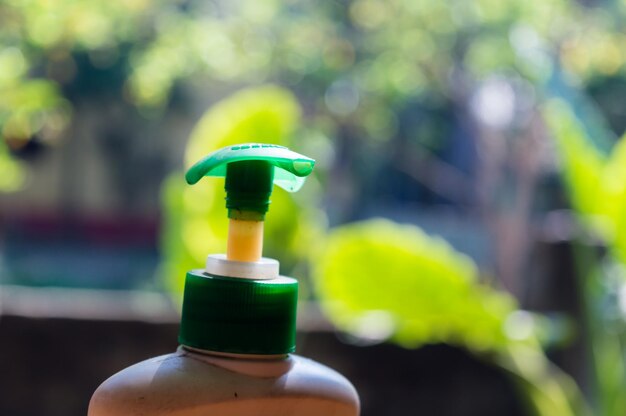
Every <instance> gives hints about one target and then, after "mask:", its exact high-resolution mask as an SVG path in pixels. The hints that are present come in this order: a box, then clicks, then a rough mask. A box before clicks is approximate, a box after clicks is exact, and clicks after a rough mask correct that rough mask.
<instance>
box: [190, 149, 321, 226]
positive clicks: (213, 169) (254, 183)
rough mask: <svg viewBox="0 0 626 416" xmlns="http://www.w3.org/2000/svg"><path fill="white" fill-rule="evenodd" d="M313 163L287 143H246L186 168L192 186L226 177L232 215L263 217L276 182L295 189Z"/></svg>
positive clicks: (294, 190)
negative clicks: (288, 146) (279, 144)
mask: <svg viewBox="0 0 626 416" xmlns="http://www.w3.org/2000/svg"><path fill="white" fill-rule="evenodd" d="M314 165H315V160H313V159H311V158H308V157H306V156H303V155H301V154H298V153H296V152H292V151H291V150H289V149H287V148H286V147H284V146H278V145H275V144H263V143H247V144H240V145H236V146H228V147H224V148H222V149H220V150H217V151H215V152H213V153H211V154H209V155H208V156H206V157H204V158H203V159H202V160H200V161H198V162H197V163H196V164H194V165H193V166H192V167H191V168H190V169H189V170H188V171H187V174H186V175H185V179H186V180H187V183H189V184H190V185H193V184H195V183H196V182H198V181H199V180H200V179H202V177H204V176H218V177H226V184H225V189H226V207H227V208H228V216H229V218H236V219H250V220H263V219H264V218H265V213H267V210H268V208H269V204H270V195H271V194H272V187H273V184H276V185H278V186H280V187H281V188H283V189H285V190H286V191H288V192H296V191H298V190H299V189H300V188H301V187H302V185H303V184H304V181H305V178H306V176H308V175H309V174H310V173H311V172H312V171H313V166H314Z"/></svg>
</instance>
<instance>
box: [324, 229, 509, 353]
mask: <svg viewBox="0 0 626 416" xmlns="http://www.w3.org/2000/svg"><path fill="white" fill-rule="evenodd" d="M314 266H315V269H314V273H315V276H316V283H317V286H318V292H319V294H320V297H321V300H322V302H323V307H324V309H325V311H326V312H327V313H328V315H329V316H330V317H331V319H332V320H333V321H334V322H335V323H336V324H337V325H338V326H339V327H340V328H341V329H343V330H345V331H348V332H351V333H354V334H356V335H358V336H362V337H365V338H372V337H377V336H380V335H381V334H388V335H389V336H390V337H391V339H392V340H394V341H395V342H397V343H399V344H401V345H404V346H407V347H416V346H418V345H421V344H424V343H436V342H446V343H451V344H456V345H464V346H467V347H469V348H471V349H474V350H493V349H499V348H502V347H503V346H504V345H506V343H507V337H506V335H505V333H504V330H503V323H504V320H505V319H506V317H507V316H508V315H509V313H510V312H512V311H513V310H514V308H515V302H514V301H513V299H512V298H511V297H510V296H508V295H506V294H504V293H498V292H495V291H493V290H491V289H489V288H488V287H486V286H483V285H481V284H480V283H479V282H478V280H477V270H476V267H475V265H474V263H473V262H472V261H471V260H470V259H469V258H467V257H466V256H464V255H462V254H460V253H458V252H456V251H454V250H453V249H452V248H451V247H450V246H449V245H448V244H447V243H446V242H445V241H443V240H441V239H439V238H434V237H430V236H428V235H426V234H425V233H424V232H422V231H421V230H420V229H419V228H417V227H413V226H408V225H398V224H394V223H392V222H390V221H386V220H381V219H378V220H370V221H366V222H362V223H355V224H350V225H346V226H342V227H339V228H336V229H334V230H332V231H331V233H330V235H329V237H328V240H327V242H326V243H325V244H324V248H323V253H321V254H320V260H319V261H317V262H315V265H314ZM381 312H384V314H386V315H387V318H386V321H385V322H387V328H386V329H384V328H380V326H381V322H382V319H381V316H382V315H381ZM372 317H373V318H372ZM368 319H369V320H370V322H368ZM372 319H374V320H376V323H377V324H376V325H373V324H372V322H371V320H372ZM371 328H375V330H376V331H378V333H376V334H370V333H368V331H370V330H371Z"/></svg>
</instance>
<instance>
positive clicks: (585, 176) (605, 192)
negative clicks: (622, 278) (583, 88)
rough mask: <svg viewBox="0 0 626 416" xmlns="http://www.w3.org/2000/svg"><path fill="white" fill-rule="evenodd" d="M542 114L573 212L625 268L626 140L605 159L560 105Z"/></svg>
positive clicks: (555, 103) (557, 102)
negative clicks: (567, 188)
mask: <svg viewBox="0 0 626 416" xmlns="http://www.w3.org/2000/svg"><path fill="white" fill-rule="evenodd" d="M544 114H545V116H546V120H547V122H548V125H549V127H550V129H551V130H552V132H553V133H554V138H555V139H556V142H557V144H558V146H559V152H558V154H559V155H560V157H561V159H562V163H563V173H564V174H565V179H566V181H567V184H568V186H569V190H570V193H571V198H572V204H573V206H574V208H575V209H576V212H578V213H579V214H581V219H582V220H583V222H584V223H585V224H586V225H588V226H589V227H590V228H592V229H593V230H595V232H596V233H597V234H598V235H599V236H600V237H601V238H602V240H603V241H605V242H607V243H608V244H609V247H610V248H611V249H612V251H613V254H614V255H615V257H616V258H617V259H618V260H619V261H620V262H621V263H622V264H624V265H626V232H624V231H625V230H626V216H624V212H625V211H626V137H623V138H622V139H620V140H619V141H618V142H617V143H615V145H614V147H613V150H612V151H611V153H610V154H609V155H605V154H604V153H603V152H601V151H600V150H598V149H597V148H596V146H594V144H593V141H592V140H591V139H590V138H589V137H588V136H587V133H586V129H585V127H584V126H583V125H582V124H581V122H580V120H578V119H577V118H576V117H575V115H574V113H573V112H572V111H571V107H570V106H569V105H568V104H566V103H565V102H564V101H562V100H553V101H552V102H550V103H549V105H546V107H545V111H544Z"/></svg>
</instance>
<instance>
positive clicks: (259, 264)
mask: <svg viewBox="0 0 626 416" xmlns="http://www.w3.org/2000/svg"><path fill="white" fill-rule="evenodd" d="M278 270H279V263H278V261H276V260H274V259H269V258H266V257H262V258H261V260H259V261H255V262H247V261H233V260H228V259H226V255H225V254H209V255H208V256H207V259H206V272H207V273H208V274H212V275H215V276H225V277H240V278H242V279H253V280H269V279H276V278H277V277H278Z"/></svg>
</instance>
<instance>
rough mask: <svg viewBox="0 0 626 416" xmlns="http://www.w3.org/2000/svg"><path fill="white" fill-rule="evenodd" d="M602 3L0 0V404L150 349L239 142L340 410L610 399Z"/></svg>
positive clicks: (620, 153) (612, 233) (173, 306)
mask: <svg viewBox="0 0 626 416" xmlns="http://www.w3.org/2000/svg"><path fill="white" fill-rule="evenodd" d="M625 19H626V2H624V1H622V0H577V1H567V0H525V1H514V0H474V1H466V0H447V1H428V0H425V1H416V0H385V1H383V0H354V1H348V0H346V1H325V2H311V1H299V0H291V1H277V0H254V1H252V0H250V1H249V0H228V1H225V0H214V1H205V0H198V1H196V0H188V1H183V0H180V1H158V0H126V1H110V0H91V1H89V2H87V1H80V0H1V1H0V414H2V415H11V416H21V415H29V416H30V415H41V414H46V415H51V416H54V415H81V414H85V413H86V408H87V403H88V401H89V397H90V395H91V393H92V392H93V390H94V389H95V388H96V387H97V385H98V384H99V383H100V382H101V381H102V380H104V379H105V378H106V377H108V376H109V375H111V374H113V373H114V372H116V371H118V370H120V369H122V368H124V367H126V366H128V365H130V364H132V363H135V362H137V361H139V360H142V359H145V358H148V357H151V356H154V355H157V354H164V353H168V352H171V351H173V350H174V349H175V348H176V344H177V343H176V332H177V322H178V314H179V306H180V300H181V289H182V283H183V280H184V273H185V271H186V270H188V269H193V268H198V267H202V264H203V263H204V257H205V256H206V254H208V253H212V252H222V251H224V241H225V236H226V219H225V218H226V217H225V209H224V206H223V205H224V201H223V189H222V184H221V183H220V182H219V181H217V180H206V181H204V182H203V183H200V184H198V185H196V186H194V187H189V186H187V185H186V184H185V183H184V179H183V173H184V169H185V168H186V167H188V166H189V165H190V164H191V163H193V162H194V161H196V160H197V159H199V158H200V157H202V156H204V155H205V154H207V153H209V152H211V151H213V150H215V149H218V148H220V147H223V146H226V145H230V144H234V143H239V142H250V141H259V142H269V143H277V144H282V145H286V146H289V147H290V148H292V149H293V150H295V151H297V152H299V153H303V154H306V155H308V156H311V157H313V158H315V159H316V160H317V165H316V171H315V174H314V176H313V177H312V178H310V180H309V181H308V182H307V185H306V186H305V187H304V188H303V190H302V191H301V192H300V193H298V194H294V195H291V194H286V193H284V192H283V191H282V190H276V191H275V193H274V195H273V203H272V207H271V210H270V214H269V215H268V220H267V223H266V230H267V231H266V241H265V243H266V250H265V254H266V255H267V256H270V257H274V258H277V259H280V261H281V267H282V272H283V273H284V274H288V275H292V276H296V277H298V278H299V280H300V282H301V302H300V306H301V307H300V312H299V323H298V326H299V335H298V336H299V343H298V352H299V353H301V354H303V355H307V356H310V357H312V358H315V359H317V360H319V361H321V362H323V363H325V364H327V365H330V366H331V367H333V368H336V369H337V370H339V371H341V372H343V373H344V374H345V375H346V376H348V377H349V378H350V379H351V380H352V381H353V382H354V384H355V386H356V387H357V389H358V391H359V393H360V395H361V399H362V407H363V409H362V410H363V411H362V414H363V416H372V415H399V414H405V415H408V414H424V415H443V416H446V415H455V416H465V415H502V414H507V415H537V416H547V415H550V416H554V415H559V416H567V415H603V416H604V415H606V416H613V415H614V416H622V415H624V414H625V413H626V394H624V391H626V364H625V355H624V354H625V348H626V345H625V342H626V337H625V330H626V327H625V318H626V286H625V285H624V284H625V282H626V271H625V269H624V266H625V265H626V214H625V212H624V209H625V208H626V141H624V140H623V139H620V138H619V137H620V136H621V135H622V134H623V132H624V130H625V129H626V99H625V97H626V66H625V62H626V49H625V46H624V45H626V28H625V27H624V22H625V21H626V20H625Z"/></svg>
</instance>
